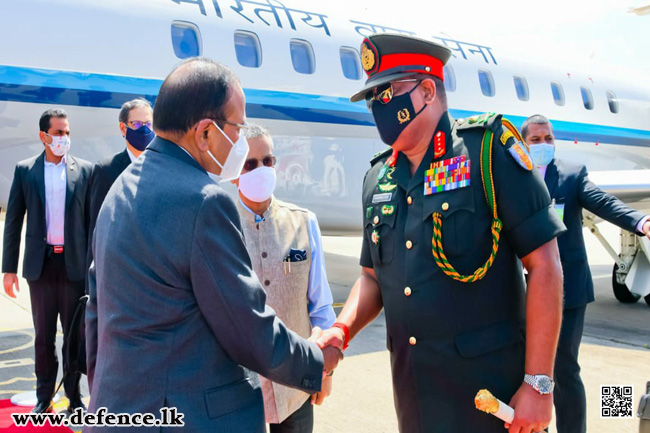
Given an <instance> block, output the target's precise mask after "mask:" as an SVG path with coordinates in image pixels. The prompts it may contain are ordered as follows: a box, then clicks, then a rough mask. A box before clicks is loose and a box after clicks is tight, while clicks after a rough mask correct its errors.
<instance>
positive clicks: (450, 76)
mask: <svg viewBox="0 0 650 433" xmlns="http://www.w3.org/2000/svg"><path fill="white" fill-rule="evenodd" d="M442 76H443V77H445V90H446V91H447V92H455V91H456V73H455V72H454V68H453V67H452V66H451V65H445V68H444V70H443V72H442Z"/></svg>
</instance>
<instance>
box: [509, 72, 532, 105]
mask: <svg viewBox="0 0 650 433" xmlns="http://www.w3.org/2000/svg"><path fill="white" fill-rule="evenodd" d="M512 78H513V79H514V80H515V90H516V91H517V98H519V100H520V101H528V100H529V99H530V94H529V92H528V82H527V81H526V78H525V77H522V76H521V75H515V76H514V77H512Z"/></svg>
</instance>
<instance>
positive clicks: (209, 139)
mask: <svg viewBox="0 0 650 433" xmlns="http://www.w3.org/2000/svg"><path fill="white" fill-rule="evenodd" d="M245 107H246V98H245V96H244V92H243V90H242V87H241V84H240V83H239V80H238V78H237V76H236V75H235V74H234V73H233V72H232V71H231V70H230V69H228V68H227V67H225V66H223V65H221V64H219V63H217V62H215V61H212V60H209V59H206V58H192V59H188V60H186V61H185V62H183V63H181V64H180V65H178V66H177V67H176V68H174V70H173V71H172V72H171V73H170V74H169V75H168V76H167V78H166V79H165V81H164V82H163V84H162V86H161V88H160V92H159V93H158V96H157V98H156V104H155V106H154V115H153V120H154V125H153V126H154V130H155V131H156V138H155V139H154V140H153V141H152V142H151V143H150V144H149V146H148V148H147V151H146V152H144V153H143V154H142V156H141V157H140V158H138V159H137V160H136V161H134V162H133V163H132V164H131V165H129V166H128V167H127V168H126V169H125V170H124V172H123V173H122V174H121V175H120V176H119V177H118V178H117V180H116V181H115V183H114V184H113V186H112V187H111V189H110V191H109V192H108V194H107V195H106V199H105V200H104V204H103V205H102V208H101V209H100V211H99V215H98V217H97V225H96V228H95V235H94V238H93V257H94V261H93V265H92V266H91V268H90V271H89V281H88V288H89V300H88V307H87V310H86V340H87V351H88V356H87V359H88V383H89V385H90V388H91V400H90V406H89V410H90V411H92V412H96V411H97V409H98V408H102V407H105V408H107V410H108V412H112V413H131V414H133V413H154V414H157V413H159V412H160V409H162V408H164V407H175V408H176V409H177V410H178V413H179V414H183V415H184V418H183V421H184V423H185V425H184V428H183V429H182V430H183V431H188V432H200V431H223V432H235V431H241V432H255V433H257V432H259V433H262V432H264V430H265V423H264V404H263V400H262V391H261V388H260V382H259V379H258V376H257V373H255V372H258V373H260V374H261V375H263V376H264V377H268V378H270V379H272V380H274V381H276V382H279V383H282V384H284V385H287V386H290V387H294V388H299V389H302V390H303V391H305V392H307V393H310V394H311V393H315V392H318V391H319V390H320V389H321V384H322V380H323V376H324V374H326V373H329V372H330V371H332V370H333V369H334V367H335V366H336V365H337V363H338V361H339V359H340V358H341V354H340V351H338V349H334V348H326V349H323V350H321V349H320V348H319V347H318V346H317V345H316V344H314V343H313V342H310V341H307V340H305V339H303V338H301V337H299V336H298V335H297V334H296V333H294V332H293V331H291V330H290V329H289V328H287V327H286V325H284V323H283V322H282V321H281V320H280V319H278V317H277V316H276V315H275V312H274V311H273V310H272V309H271V308H270V307H269V306H267V305H266V302H265V301H266V295H265V293H264V290H263V288H262V286H261V284H260V282H259V280H258V279H257V277H256V276H255V273H254V272H253V269H252V266H251V261H250V258H249V256H248V252H247V251H246V246H245V245H244V236H243V234H242V228H241V223H240V220H239V214H238V212H237V207H236V205H235V203H234V202H233V200H232V199H231V198H230V197H229V195H228V194H227V193H226V191H224V189H223V188H222V187H221V186H220V185H219V184H218V183H217V182H215V180H218V181H228V180H232V179H235V178H237V177H238V176H239V174H240V172H241V169H242V166H243V165H244V162H245V161H246V156H247V154H248V145H247V142H246V138H245V137H244V134H243V130H244V129H246V128H247V125H246V111H245ZM318 332H319V330H317V329H316V330H315V332H313V334H314V338H315V337H317V336H318ZM134 384H136V386H135V388H134ZM84 431H112V430H110V427H94V428H92V429H90V428H87V429H84Z"/></svg>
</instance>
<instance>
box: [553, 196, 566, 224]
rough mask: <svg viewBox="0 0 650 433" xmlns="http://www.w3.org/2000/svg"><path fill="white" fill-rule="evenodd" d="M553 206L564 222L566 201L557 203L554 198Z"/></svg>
mask: <svg viewBox="0 0 650 433" xmlns="http://www.w3.org/2000/svg"><path fill="white" fill-rule="evenodd" d="M553 207H554V208H555V212H557V216H559V217H560V219H561V220H562V222H564V203H555V200H553Z"/></svg>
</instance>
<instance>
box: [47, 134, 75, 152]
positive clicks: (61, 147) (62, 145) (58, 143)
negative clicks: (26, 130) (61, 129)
mask: <svg viewBox="0 0 650 433" xmlns="http://www.w3.org/2000/svg"><path fill="white" fill-rule="evenodd" d="M45 135H47V136H48V137H52V144H48V146H50V149H52V153H53V154H54V155H56V156H64V155H65V154H66V153H68V151H69V150H70V137H68V136H67V135H62V136H58V135H50V134H48V133H47V132H46V133H45Z"/></svg>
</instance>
